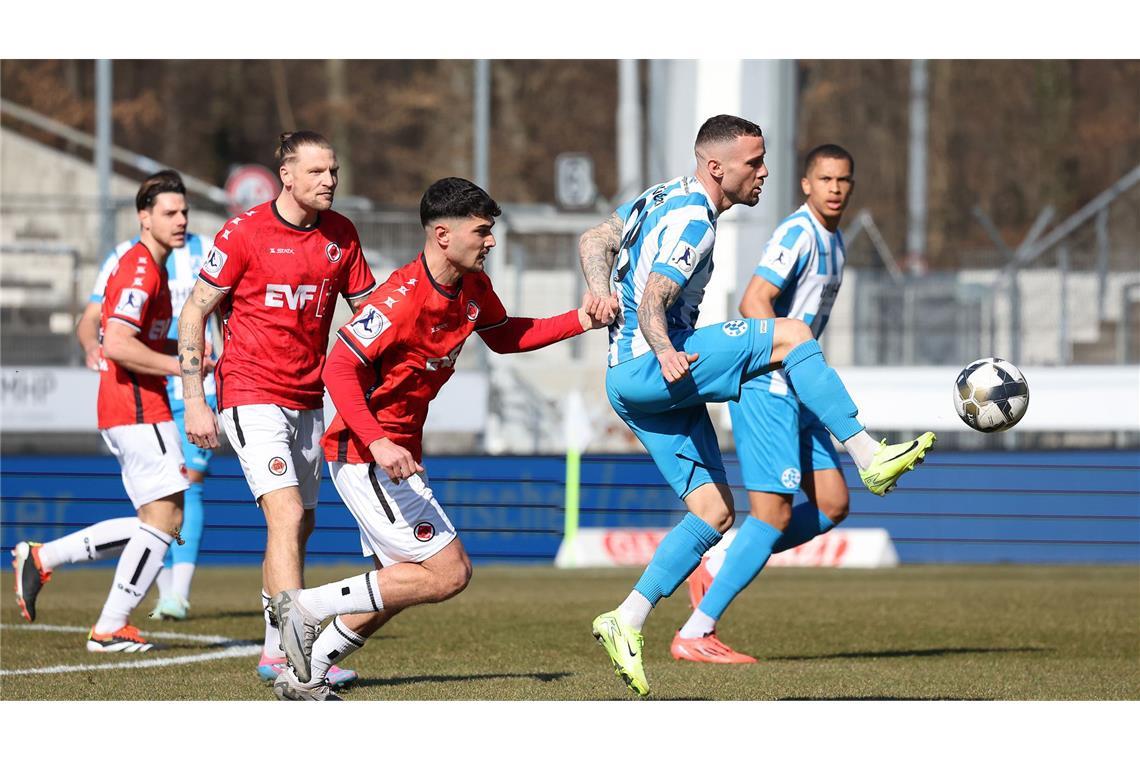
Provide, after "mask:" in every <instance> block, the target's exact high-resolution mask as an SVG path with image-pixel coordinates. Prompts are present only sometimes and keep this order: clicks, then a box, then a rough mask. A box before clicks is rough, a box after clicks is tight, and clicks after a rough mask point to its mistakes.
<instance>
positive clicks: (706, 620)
mask: <svg viewBox="0 0 1140 760" xmlns="http://www.w3.org/2000/svg"><path fill="white" fill-rule="evenodd" d="M715 630H716V621H715V620H713V619H712V618H711V617H709V616H708V615H706V614H705V613H703V612H701V611H700V610H693V614H692V615H690V616H689V619H688V621H686V623H685V625H684V626H682V627H681V638H683V639H699V638H700V637H702V636H707V635H708V634H710V633H712V632H713V631H715Z"/></svg>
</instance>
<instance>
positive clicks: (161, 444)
mask: <svg viewBox="0 0 1140 760" xmlns="http://www.w3.org/2000/svg"><path fill="white" fill-rule="evenodd" d="M151 427H152V428H154V437H155V438H157V439H158V448H159V449H161V450H162V453H163V454H166V441H164V440H162V433H161V432H159V430H158V424H157V423H153V422H152V423H151Z"/></svg>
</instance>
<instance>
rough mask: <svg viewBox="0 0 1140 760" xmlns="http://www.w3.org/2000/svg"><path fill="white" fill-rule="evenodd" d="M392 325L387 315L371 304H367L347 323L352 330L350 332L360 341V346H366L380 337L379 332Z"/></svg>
mask: <svg viewBox="0 0 1140 760" xmlns="http://www.w3.org/2000/svg"><path fill="white" fill-rule="evenodd" d="M391 326H392V323H391V322H390V321H389V320H388V318H387V317H385V316H384V315H383V313H381V311H380V310H379V309H377V308H376V307H375V306H373V305H372V304H368V305H367V306H365V307H364V309H363V310H361V312H360V315H359V316H357V317H356V319H354V320H352V321H351V322H349V323H348V327H349V329H350V330H352V334H353V335H355V336H356V339H357V340H359V341H360V344H361V345H362V346H367V345H369V344H370V343H372V341H374V340H376V339H377V338H379V337H380V334H381V333H382V332H384V331H385V330H387V329H388V328H389V327H391Z"/></svg>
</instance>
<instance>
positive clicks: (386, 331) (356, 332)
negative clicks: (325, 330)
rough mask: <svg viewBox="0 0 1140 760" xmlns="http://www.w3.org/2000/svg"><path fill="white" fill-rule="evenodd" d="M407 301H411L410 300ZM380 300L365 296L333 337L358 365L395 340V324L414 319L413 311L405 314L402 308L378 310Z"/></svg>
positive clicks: (368, 361) (365, 362)
mask: <svg viewBox="0 0 1140 760" xmlns="http://www.w3.org/2000/svg"><path fill="white" fill-rule="evenodd" d="M407 303H411V301H410V300H408V301H407ZM381 306H383V302H382V301H377V300H376V299H375V298H370V299H368V302H367V303H365V304H364V305H363V306H361V307H360V309H359V310H358V311H357V312H356V313H355V314H354V315H352V319H350V320H348V323H347V324H345V326H344V327H342V328H340V329H339V330H337V333H336V335H337V338H338V339H339V340H340V342H341V343H344V345H345V346H346V347H347V348H348V349H349V350H350V351H351V352H352V353H353V354H355V355H356V358H357V359H359V360H360V363H361V364H372V363H373V362H375V361H376V360H377V359H379V358H380V354H382V353H384V349H386V348H388V346H390V345H392V344H393V343H394V342H395V341H396V337H397V335H398V334H399V332H400V330H399V326H398V324H397V323H402V322H403V321H405V320H409V319H410V320H412V322H413V323H414V321H415V314H414V313H411V314H409V313H407V312H406V311H405V310H404V309H400V308H398V307H397V308H393V309H391V310H390V311H389V312H388V313H387V314H385V313H384V311H383V310H382V309H381Z"/></svg>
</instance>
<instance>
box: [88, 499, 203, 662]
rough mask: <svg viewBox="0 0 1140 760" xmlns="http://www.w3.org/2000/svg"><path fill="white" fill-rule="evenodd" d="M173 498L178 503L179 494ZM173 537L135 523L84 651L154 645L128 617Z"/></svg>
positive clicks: (129, 649)
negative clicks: (129, 621)
mask: <svg viewBox="0 0 1140 760" xmlns="http://www.w3.org/2000/svg"><path fill="white" fill-rule="evenodd" d="M177 496H178V497H180V496H181V494H178V495H177ZM176 501H177V502H178V506H179V507H181V503H180V502H181V498H177V500H176ZM179 511H180V510H179ZM175 524H177V523H175ZM173 540H174V538H173V537H172V536H171V535H169V534H168V533H166V532H164V531H161V530H159V529H158V528H156V527H154V526H153V525H148V524H146V523H144V522H141V521H140V522H139V523H138V527H137V528H136V529H135V532H134V535H133V536H131V538H130V541H128V542H127V545H126V546H125V547H124V548H123V554H122V556H120V557H119V564H118V566H117V567H116V568H115V580H114V582H113V583H112V584H111V591H110V593H109V594H108V595H107V601H106V603H104V605H103V611H102V613H101V614H100V615H99V619H98V620H97V621H96V622H95V625H93V626H92V627H91V632H90V633H89V634H88V636H87V651H88V652H128V653H135V652H146V651H148V650H150V649H152V648H153V646H154V645H153V644H151V643H150V642H148V641H147V640H146V639H144V638H143V637H142V636H141V635H140V634H139V630H138V629H137V628H135V627H134V626H132V625H129V624H128V619H129V618H130V614H131V612H132V611H133V610H134V608H135V607H136V606H137V605H138V603H139V602H140V601H141V600H142V598H143V597H144V596H146V592H147V591H148V590H149V589H150V586H151V584H152V583H154V579H155V576H157V575H158V571H159V568H161V567H162V560H163V557H165V556H166V551H167V548H168V547H169V546H170V542H171V541H173Z"/></svg>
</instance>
